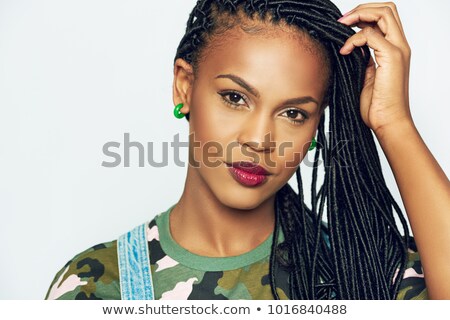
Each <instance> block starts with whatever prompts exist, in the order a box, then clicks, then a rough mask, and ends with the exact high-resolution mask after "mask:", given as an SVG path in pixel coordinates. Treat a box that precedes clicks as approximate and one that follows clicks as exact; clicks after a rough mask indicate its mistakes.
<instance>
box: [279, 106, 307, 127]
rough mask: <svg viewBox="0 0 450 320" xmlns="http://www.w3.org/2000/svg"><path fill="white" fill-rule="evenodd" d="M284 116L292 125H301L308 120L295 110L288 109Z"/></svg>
mask: <svg viewBox="0 0 450 320" xmlns="http://www.w3.org/2000/svg"><path fill="white" fill-rule="evenodd" d="M283 114H286V118H288V120H289V121H291V122H292V123H294V124H302V123H303V122H304V121H305V120H306V119H308V115H307V114H305V113H304V112H302V111H301V110H297V109H289V110H286V111H285V112H283Z"/></svg>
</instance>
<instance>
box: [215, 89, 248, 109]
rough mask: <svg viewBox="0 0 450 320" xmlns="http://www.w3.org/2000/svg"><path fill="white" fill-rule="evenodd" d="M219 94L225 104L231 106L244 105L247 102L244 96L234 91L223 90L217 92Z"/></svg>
mask: <svg viewBox="0 0 450 320" xmlns="http://www.w3.org/2000/svg"><path fill="white" fill-rule="evenodd" d="M219 95H220V96H221V97H222V99H223V101H224V102H225V103H226V104H228V105H230V106H232V107H233V108H234V107H240V106H245V105H246V104H247V100H246V98H245V96H244V95H242V94H240V93H238V92H236V91H223V92H219Z"/></svg>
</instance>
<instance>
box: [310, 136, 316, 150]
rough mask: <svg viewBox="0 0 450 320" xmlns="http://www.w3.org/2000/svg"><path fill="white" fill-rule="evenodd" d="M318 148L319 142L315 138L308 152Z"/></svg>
mask: <svg viewBox="0 0 450 320" xmlns="http://www.w3.org/2000/svg"><path fill="white" fill-rule="evenodd" d="M316 146H317V141H316V138H314V137H313V138H312V140H311V145H310V146H309V149H308V151H312V150H314V149H315V148H316Z"/></svg>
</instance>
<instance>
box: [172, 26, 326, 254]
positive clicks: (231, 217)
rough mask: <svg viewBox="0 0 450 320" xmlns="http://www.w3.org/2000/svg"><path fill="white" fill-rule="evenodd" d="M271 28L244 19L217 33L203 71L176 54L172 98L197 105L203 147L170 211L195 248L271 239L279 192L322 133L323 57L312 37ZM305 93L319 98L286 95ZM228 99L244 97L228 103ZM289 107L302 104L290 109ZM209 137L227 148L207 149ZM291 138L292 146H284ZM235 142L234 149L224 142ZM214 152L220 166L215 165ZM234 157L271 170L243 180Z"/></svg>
mask: <svg viewBox="0 0 450 320" xmlns="http://www.w3.org/2000/svg"><path fill="white" fill-rule="evenodd" d="M269 28H270V32H269V33H264V32H261V33H257V34H249V33H246V32H243V31H242V30H241V29H240V28H239V27H236V28H234V29H232V30H229V31H227V32H226V33H225V34H223V35H222V36H221V37H216V38H215V39H214V40H213V41H220V43H218V44H216V43H214V44H213V45H211V48H212V49H209V50H207V53H206V54H204V57H203V59H202V61H201V63H200V65H199V68H198V70H197V73H196V77H194V76H193V70H192V67H191V66H190V65H188V64H187V63H186V62H185V61H183V60H182V59H179V60H178V61H176V64H175V79H174V97H175V99H174V102H175V103H180V102H182V103H184V108H183V109H182V110H181V111H182V112H189V113H190V121H189V126H190V133H191V134H193V133H195V138H194V139H195V141H196V142H198V147H195V148H194V147H193V145H194V144H193V143H192V141H191V143H190V158H191V159H190V160H191V161H190V164H191V165H190V166H189V168H188V173H187V179H186V184H185V189H184V192H183V195H182V197H181V199H180V201H179V203H178V204H177V206H176V207H175V208H174V209H173V212H172V214H171V231H172V236H173V237H174V239H175V240H176V241H177V242H178V243H180V244H181V245H182V246H183V247H185V248H186V249H188V250H190V251H191V252H194V253H198V254H202V255H207V256H229V255H238V254H242V253H244V252H247V251H249V250H251V249H253V248H255V247H256V246H257V245H258V244H260V243H261V242H263V241H264V240H265V239H266V238H267V237H268V236H269V235H270V233H271V232H272V230H273V227H274V212H273V211H274V210H273V207H274V199H275V193H276V192H277V191H278V190H279V189H280V188H281V187H282V186H283V185H284V184H285V183H286V182H287V181H288V180H289V178H290V177H291V176H292V175H293V174H294V173H295V170H296V168H297V167H298V165H299V163H300V161H301V160H302V159H303V157H304V156H305V155H306V152H307V150H308V147H309V145H310V143H311V138H312V137H313V136H314V135H315V131H316V129H317V125H318V123H319V119H320V115H321V112H322V108H321V104H322V101H323V98H324V94H325V88H326V83H327V78H326V77H325V76H324V74H323V72H322V71H321V69H322V66H323V61H322V60H321V59H319V58H317V55H314V54H313V52H311V50H310V48H309V47H310V46H311V44H310V43H309V41H310V40H308V39H306V38H304V37H299V36H298V35H297V36H292V33H291V32H289V31H288V30H284V29H282V28H274V27H273V26H269ZM305 41H308V43H307V45H306V46H305V44H306V42H305ZM268 66H270V67H268ZM230 74H232V75H235V76H238V77H239V78H241V79H242V80H244V81H245V83H246V84H248V85H249V86H251V87H252V88H254V91H257V92H253V93H252V92H250V91H249V90H248V88H245V85H242V84H239V80H236V79H235V78H234V80H233V79H230V78H229V77H228V76H227V75H230ZM261 75H263V76H261ZM217 77H219V78H217ZM230 90H233V91H234V92H236V93H238V94H239V95H237V96H235V95H233V94H230V93H228V92H229V91H230ZM220 93H222V95H221V94H220ZM301 97H311V98H312V99H314V100H315V101H316V102H317V103H315V102H311V101H310V102H306V103H299V102H292V101H291V102H287V100H291V99H294V98H301ZM224 98H225V99H226V100H228V101H230V100H232V101H233V102H234V103H235V104H237V105H234V106H230V105H229V104H227V103H226V102H225V101H224ZM291 109H294V110H298V111H294V112H290V114H288V112H287V111H288V110H291ZM300 112H306V113H307V114H308V119H305V121H304V122H302V123H300V124H295V123H292V122H291V121H290V118H293V119H295V120H302V119H303V118H304V117H303V116H302V114H301V113H300ZM291 113H292V114H291ZM269 133H270V134H271V135H270V136H268V134H269ZM211 141H212V142H214V143H215V144H216V145H219V146H220V148H221V149H222V150H223V152H222V153H221V152H217V148H214V147H213V148H211V149H210V153H209V155H208V154H207V148H206V146H207V143H208V142H211ZM287 142H290V143H291V145H290V146H288V147H287V148H280V145H281V143H287ZM233 145H234V148H232V149H231V152H226V151H225V150H227V147H228V148H229V146H233ZM285 145H286V144H285ZM208 161H209V162H210V164H209V165H208V163H207V162H208ZM214 161H217V164H218V166H217V165H215V166H212V165H211V164H212V163H213V162H214ZM234 161H255V162H257V163H259V165H261V166H263V167H264V168H266V170H267V171H269V172H270V173H271V175H269V176H268V180H267V181H266V182H265V183H264V184H262V185H259V186H257V187H247V186H243V185H241V184H239V183H238V182H236V181H235V180H234V178H232V176H231V175H230V173H229V172H228V168H227V167H226V164H225V162H228V163H230V162H234ZM194 162H198V163H200V164H201V165H200V166H193V165H192V164H193V163H194Z"/></svg>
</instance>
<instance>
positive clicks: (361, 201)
mask: <svg viewBox="0 0 450 320" xmlns="http://www.w3.org/2000/svg"><path fill="white" fill-rule="evenodd" d="M241 13H243V14H245V15H246V17H247V18H248V19H255V18H259V19H261V20H264V19H265V18H266V17H268V16H269V17H270V18H271V22H272V23H273V24H277V23H279V22H280V21H284V22H286V23H287V24H288V25H292V26H296V27H297V28H298V29H300V30H303V31H304V32H305V33H306V34H308V35H309V36H310V37H311V39H312V41H313V42H315V43H316V44H317V45H318V46H319V47H320V48H322V49H323V50H324V51H325V52H326V57H327V58H328V59H329V61H328V62H329V67H330V74H331V76H330V82H329V83H330V85H329V90H328V95H329V110H330V115H329V120H328V121H329V122H328V127H329V131H330V132H331V135H330V136H329V137H328V138H327V137H326V133H325V118H324V116H323V117H322V119H321V121H320V123H319V127H318V135H317V137H318V138H317V141H318V149H317V150H316V151H315V155H314V168H313V177H312V178H313V179H312V186H311V201H312V204H311V209H310V208H308V207H307V206H306V204H305V203H304V198H303V185H302V177H301V173H300V168H298V170H297V172H296V177H297V185H298V193H296V192H295V191H294V190H293V189H292V188H291V186H290V185H289V184H286V185H285V186H283V187H282V188H281V189H280V190H279V191H278V193H277V195H276V202H275V214H276V219H275V231H274V238H273V244H272V253H271V259H270V272H269V278H270V283H271V288H272V294H273V296H274V298H275V299H279V296H278V293H277V291H276V276H275V269H276V266H277V263H276V260H277V258H279V259H278V260H286V259H287V261H284V262H285V263H287V264H288V265H289V270H290V292H289V296H290V298H292V299H395V298H396V295H397V292H398V288H399V285H400V281H401V279H402V278H403V274H404V271H405V268H406V259H407V248H408V239H409V235H408V227H407V223H406V219H405V218H404V217H403V215H402V212H401V210H400V208H399V206H398V205H397V203H396V202H395V200H394V199H393V197H392V195H391V193H390V192H389V190H388V189H387V187H386V183H385V181H384V178H383V174H382V170H381V164H380V160H379V157H378V153H377V150H376V146H375V142H374V140H373V136H372V134H371V131H370V129H369V128H368V127H367V126H365V124H364V123H363V121H362V119H361V116H360V111H359V98H360V92H361V89H362V86H363V80H364V72H365V67H366V66H367V63H368V60H369V57H370V52H369V49H368V48H367V47H363V50H362V51H361V50H355V51H354V52H353V53H352V54H350V55H348V56H342V55H340V54H339V49H340V48H341V47H342V45H343V44H344V42H345V41H346V39H348V37H350V36H351V35H352V34H354V31H353V30H352V29H351V28H349V27H347V26H345V25H343V24H341V23H339V22H338V21H337V19H338V18H339V17H340V16H341V13H340V11H339V9H338V8H337V7H336V6H335V5H334V4H333V3H331V2H330V1H328V0H312V1H294V0H290V1H289V0H277V1H272V0H252V1H243V0H199V1H198V2H197V4H196V6H195V7H194V9H193V10H192V13H191V15H190V16H189V19H188V22H187V28H186V33H185V35H184V37H183V38H182V40H181V42H180V44H179V47H178V49H177V53H176V56H175V60H176V59H178V58H183V59H184V60H186V61H187V62H189V63H191V64H192V65H193V66H194V71H195V69H196V66H197V65H198V63H199V60H200V58H201V54H202V51H203V49H204V48H205V47H206V45H207V43H208V40H209V39H210V37H211V36H214V35H216V34H220V33H221V32H224V31H226V30H228V29H230V28H232V27H234V26H236V25H237V22H236V21H238V19H239V14H241ZM224 15H226V16H227V17H229V16H231V17H235V21H234V22H233V21H231V22H230V21H228V20H227V19H225V20H224V19H222V20H220V18H221V17H222V16H224ZM232 20H233V19H232ZM186 118H187V120H189V115H187V116H186ZM320 160H322V163H323V169H324V179H323V183H322V185H321V186H320V187H319V189H317V174H318V171H317V170H318V163H319V161H320ZM325 210H326V218H327V222H328V226H327V227H326V228H325V226H324V223H323V221H322V220H323V217H324V213H325ZM393 211H395V213H396V214H397V216H398V217H399V219H400V221H401V224H402V227H403V232H404V234H405V235H404V236H403V235H402V234H401V233H400V231H399V230H398V227H397V226H396V222H395V218H394V213H393ZM279 229H280V230H281V231H282V232H283V234H284V236H285V240H284V242H283V243H281V244H278V232H279ZM282 252H286V254H287V258H286V257H285V255H284V254H283V253H282ZM394 278H395V280H394Z"/></svg>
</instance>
